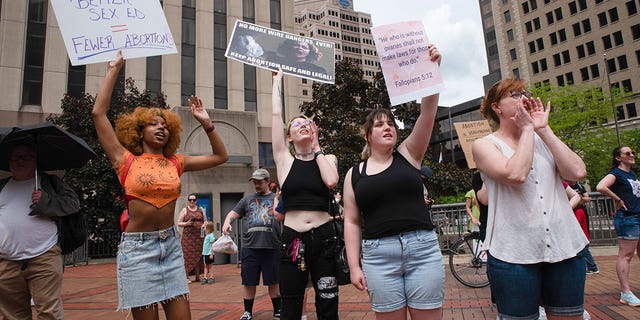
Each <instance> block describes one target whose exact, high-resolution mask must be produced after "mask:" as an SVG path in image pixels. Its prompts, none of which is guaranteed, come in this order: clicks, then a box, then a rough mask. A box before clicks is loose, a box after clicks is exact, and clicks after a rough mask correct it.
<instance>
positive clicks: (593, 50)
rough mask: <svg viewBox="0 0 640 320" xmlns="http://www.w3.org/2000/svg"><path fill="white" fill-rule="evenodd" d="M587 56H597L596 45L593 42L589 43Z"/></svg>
mask: <svg viewBox="0 0 640 320" xmlns="http://www.w3.org/2000/svg"><path fill="white" fill-rule="evenodd" d="M587 54H589V55H594V54H596V43H595V42H593V40H591V41H589V42H587Z"/></svg>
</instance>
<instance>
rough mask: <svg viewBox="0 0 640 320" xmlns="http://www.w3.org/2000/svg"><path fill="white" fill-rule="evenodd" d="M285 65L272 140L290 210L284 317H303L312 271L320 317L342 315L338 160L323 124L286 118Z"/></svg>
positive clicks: (276, 85) (277, 83)
mask: <svg viewBox="0 0 640 320" xmlns="http://www.w3.org/2000/svg"><path fill="white" fill-rule="evenodd" d="M282 78H283V74H282V70H279V72H278V73H277V74H276V75H274V77H273V95H272V103H273V111H272V115H273V116H272V125H271V128H272V132H271V134H272V145H273V158H274V160H275V163H276V169H277V174H278V181H279V182H280V184H281V185H282V201H283V202H284V207H285V208H284V209H285V211H286V213H287V214H286V216H285V218H284V228H283V230H282V239H281V240H282V256H281V261H280V295H281V297H282V312H281V314H280V317H281V319H282V320H298V319H300V316H301V313H302V302H303V298H304V291H305V286H306V284H307V281H308V279H309V275H311V281H312V283H313V287H314V289H315V293H316V297H315V301H316V313H317V317H318V319H338V284H337V282H336V279H335V270H336V265H335V258H334V255H333V251H332V249H333V247H334V246H333V242H332V240H333V239H334V235H335V234H334V229H333V225H332V223H330V220H329V219H330V215H329V213H328V212H327V210H328V208H329V195H330V194H329V189H332V188H334V187H335V186H336V184H337V183H338V179H339V176H338V169H337V164H336V162H337V160H336V157H335V156H334V155H331V154H327V155H325V154H324V153H323V152H322V150H321V149H320V145H319V144H318V127H317V126H316V124H315V123H313V121H311V120H310V119H309V118H307V117H305V116H298V117H294V118H292V119H291V120H290V121H289V123H288V125H287V128H286V136H285V133H284V132H285V130H284V129H285V128H284V126H283V123H282V96H281V95H282V92H281V89H280V88H281V86H282Z"/></svg>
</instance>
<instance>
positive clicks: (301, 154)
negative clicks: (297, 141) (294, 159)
mask: <svg viewBox="0 0 640 320" xmlns="http://www.w3.org/2000/svg"><path fill="white" fill-rule="evenodd" d="M312 154H313V151H312V152H305V153H296V156H298V157H305V156H310V155H312Z"/></svg>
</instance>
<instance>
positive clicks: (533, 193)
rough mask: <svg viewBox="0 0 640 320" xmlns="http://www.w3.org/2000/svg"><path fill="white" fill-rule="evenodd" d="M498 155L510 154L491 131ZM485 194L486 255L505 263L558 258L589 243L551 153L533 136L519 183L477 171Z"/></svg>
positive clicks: (553, 260)
mask: <svg viewBox="0 0 640 320" xmlns="http://www.w3.org/2000/svg"><path fill="white" fill-rule="evenodd" d="M484 139H489V140H491V141H493V142H494V143H495V144H496V145H498V147H499V148H500V149H501V151H502V154H503V155H504V156H505V157H507V158H510V157H512V156H513V154H514V150H513V149H511V148H510V147H509V146H508V145H507V144H506V143H504V142H503V141H502V140H500V139H498V138H497V137H495V136H494V135H492V134H491V135H488V136H487V137H486V138H484ZM482 180H483V181H484V183H485V185H486V187H487V194H488V197H489V205H488V207H489V208H488V217H487V237H486V239H485V242H484V247H485V248H487V249H488V250H489V253H490V254H491V255H492V256H494V257H496V258H498V259H500V260H502V261H506V262H509V263H516V264H532V263H538V262H558V261H562V260H565V259H568V258H572V257H575V256H576V254H577V253H578V252H580V250H582V249H583V248H584V247H585V246H586V245H587V244H588V243H589V242H588V240H587V238H586V237H585V235H584V233H583V232H582V229H580V225H579V224H578V220H577V219H576V218H575V216H574V215H573V210H571V205H570V204H569V200H568V199H567V194H566V192H565V190H564V187H563V186H562V180H561V178H560V175H559V174H558V172H557V170H556V165H555V162H554V159H553V155H552V154H551V152H550V151H549V150H548V149H547V146H546V145H545V144H544V142H543V141H542V140H541V139H540V137H538V135H535V145H534V150H533V163H532V165H531V171H529V175H527V179H526V180H525V182H524V183H523V184H520V185H515V186H512V185H504V184H499V183H496V182H495V181H493V180H491V179H490V178H489V177H487V176H486V175H484V174H482Z"/></svg>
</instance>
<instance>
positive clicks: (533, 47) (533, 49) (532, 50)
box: [529, 41, 536, 53]
mask: <svg viewBox="0 0 640 320" xmlns="http://www.w3.org/2000/svg"><path fill="white" fill-rule="evenodd" d="M535 52H536V43H535V42H533V41H531V42H529V53H535Z"/></svg>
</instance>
